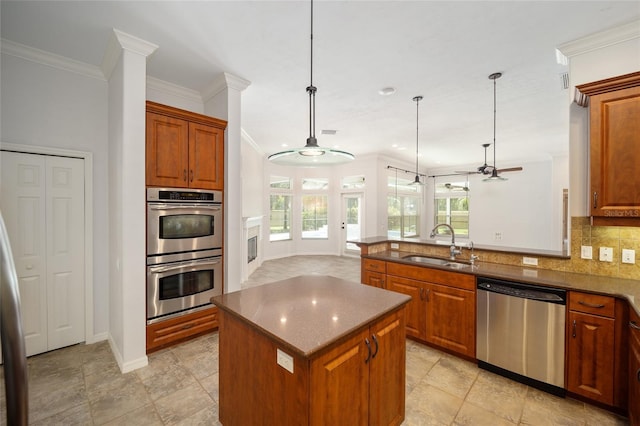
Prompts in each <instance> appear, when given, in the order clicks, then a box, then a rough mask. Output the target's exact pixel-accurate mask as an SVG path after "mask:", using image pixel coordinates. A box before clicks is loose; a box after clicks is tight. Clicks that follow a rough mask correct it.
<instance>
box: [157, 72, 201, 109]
mask: <svg viewBox="0 0 640 426" xmlns="http://www.w3.org/2000/svg"><path fill="white" fill-rule="evenodd" d="M147 89H152V90H157V91H158V92H162V93H166V94H168V95H171V96H174V97H178V98H182V99H186V100H188V101H191V102H197V103H202V96H201V95H200V92H198V91H197V90H192V89H188V88H186V87H183V86H179V85H177V84H174V83H170V82H168V81H165V80H160V79H159V78H155V77H151V76H148V75H147Z"/></svg>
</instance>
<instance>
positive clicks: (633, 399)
mask: <svg viewBox="0 0 640 426" xmlns="http://www.w3.org/2000/svg"><path fill="white" fill-rule="evenodd" d="M629 424H631V425H640V316H639V315H638V314H637V313H636V312H635V311H634V310H633V308H631V313H630V315H629Z"/></svg>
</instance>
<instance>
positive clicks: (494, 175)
mask: <svg viewBox="0 0 640 426" xmlns="http://www.w3.org/2000/svg"><path fill="white" fill-rule="evenodd" d="M500 77H502V73H501V72H496V73H493V74H491V75H489V80H493V170H492V171H491V176H489V177H488V178H485V179H482V181H483V182H497V181H502V180H507V178H504V177H502V176H500V175H499V174H498V169H497V168H496V80H497V79H499V78H500Z"/></svg>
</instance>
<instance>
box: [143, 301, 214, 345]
mask: <svg viewBox="0 0 640 426" xmlns="http://www.w3.org/2000/svg"><path fill="white" fill-rule="evenodd" d="M217 327H218V308H216V307H211V308H209V309H203V310H201V311H197V312H193V313H190V314H186V315H182V316H180V317H176V318H171V319H168V320H165V321H159V322H156V323H154V324H149V325H147V353H151V352H154V351H157V350H158V349H162V348H165V347H167V346H171V345H175V344H176V343H179V342H182V341H184V340H187V339H190V338H193V337H195V336H198V335H200V334H205V333H209V332H211V331H213V330H215V329H216V328H217Z"/></svg>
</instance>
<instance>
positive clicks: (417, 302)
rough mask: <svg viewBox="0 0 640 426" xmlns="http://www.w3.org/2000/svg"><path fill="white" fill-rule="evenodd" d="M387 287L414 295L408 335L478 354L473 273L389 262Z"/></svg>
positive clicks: (408, 310) (468, 354) (462, 352)
mask: <svg viewBox="0 0 640 426" xmlns="http://www.w3.org/2000/svg"><path fill="white" fill-rule="evenodd" d="M386 270H387V289H388V290H392V291H397V292H399V293H403V294H406V295H408V296H411V301H410V302H409V303H408V304H407V308H406V313H407V321H406V322H407V335H408V336H411V337H414V338H416V339H418V340H422V341H424V342H427V343H431V344H433V345H436V346H438V347H439V348H443V349H446V350H449V351H451V352H454V353H456V354H458V355H461V356H464V357H466V358H470V359H473V358H475V356H476V293H475V277H474V276H473V275H468V274H461V273H456V272H449V271H443V270H439V269H432V268H425V267H420V266H412V265H406V264H401V263H395V262H387V267H386Z"/></svg>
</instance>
